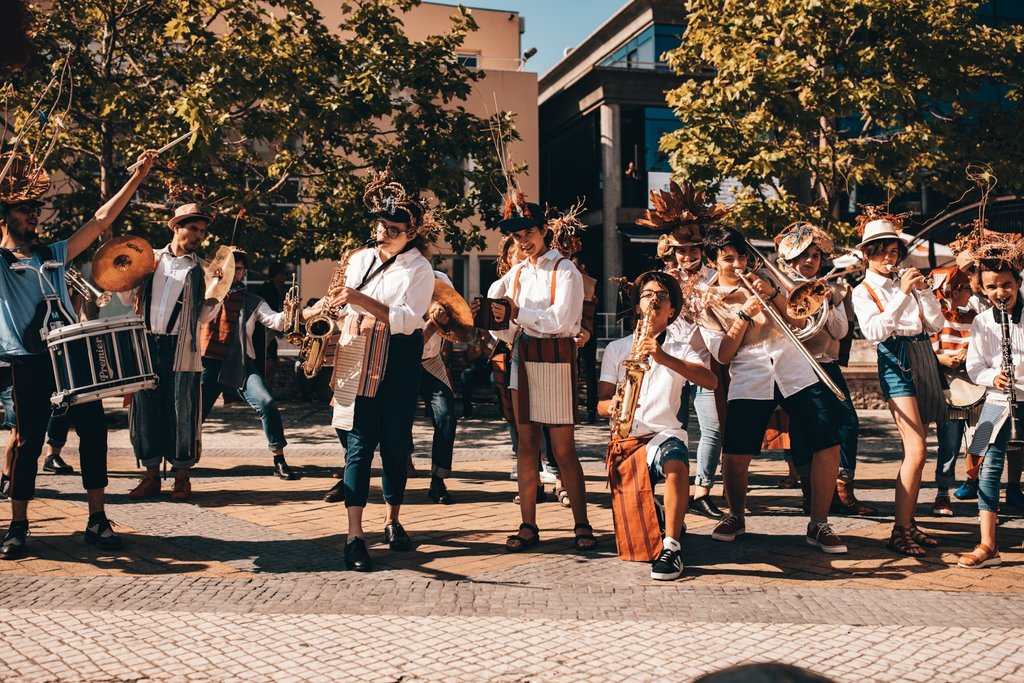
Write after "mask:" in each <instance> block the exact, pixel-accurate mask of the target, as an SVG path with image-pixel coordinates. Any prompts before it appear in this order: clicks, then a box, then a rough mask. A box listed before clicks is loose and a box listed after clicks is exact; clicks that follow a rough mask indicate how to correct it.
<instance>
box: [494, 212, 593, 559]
mask: <svg viewBox="0 0 1024 683" xmlns="http://www.w3.org/2000/svg"><path fill="white" fill-rule="evenodd" d="M504 216H505V217H504V218H503V219H502V220H501V221H500V222H499V223H498V228H499V229H500V230H501V231H502V232H503V233H505V234H507V235H511V236H512V238H513V239H514V240H515V242H516V244H517V246H518V247H519V251H520V253H521V254H522V256H523V260H522V261H520V262H519V263H517V264H516V265H515V266H513V267H512V269H511V270H510V271H509V272H508V273H506V275H505V278H504V279H505V281H506V283H507V290H506V291H507V294H506V296H505V301H506V302H508V305H509V306H510V308H511V316H510V321H511V323H512V325H513V326H514V327H515V329H516V334H515V338H514V340H513V343H512V352H511V362H510V364H509V365H510V367H509V389H510V391H511V396H512V406H513V411H514V413H515V419H516V429H517V431H518V434H519V448H518V449H517V452H516V459H517V463H518V468H517V469H518V480H517V481H518V484H519V499H520V506H519V510H520V514H521V515H522V520H523V523H522V524H521V525H520V526H519V531H518V533H517V534H515V535H512V536H509V537H508V539H507V541H506V543H505V549H506V550H508V551H509V552H521V551H523V550H528V549H529V548H532V547H533V546H535V545H536V544H537V543H539V542H540V532H539V530H538V528H537V524H536V522H537V484H538V473H537V457H538V454H539V452H540V447H541V432H542V427H544V426H546V427H547V428H548V434H549V436H550V439H551V446H552V449H553V451H554V455H555V460H556V461H557V463H558V469H559V472H560V475H561V480H562V482H563V483H564V485H565V490H566V492H567V493H568V496H569V502H570V507H571V508H572V514H573V522H574V526H573V535H574V536H575V539H574V546H575V547H576V549H577V550H582V551H587V550H591V549H593V548H594V547H595V546H596V545H597V539H596V537H595V536H594V530H593V527H592V526H591V525H590V522H589V520H588V519H587V502H586V488H585V484H584V481H583V468H582V467H581V466H580V461H579V458H578V457H577V455H576V442H575V426H574V425H575V422H576V412H577V405H576V403H577V399H576V341H575V338H576V335H577V334H578V333H579V330H580V325H581V319H582V315H583V278H582V276H581V275H580V272H579V270H577V269H576V266H574V265H573V264H572V261H570V260H569V259H566V258H565V257H564V256H562V255H561V254H560V253H559V251H558V249H556V248H554V247H552V241H553V239H554V237H555V235H554V233H553V232H552V231H551V229H550V228H549V226H548V222H547V219H546V217H545V215H544V212H543V210H542V209H541V207H540V206H539V205H537V204H532V203H527V202H526V201H525V200H524V199H523V197H522V195H521V194H519V193H513V194H512V195H511V196H509V197H508V198H507V200H506V203H505V211H504ZM492 314H493V315H494V318H495V320H497V321H498V322H501V321H502V320H504V316H505V309H504V308H502V307H501V306H498V305H497V304H494V305H492Z"/></svg>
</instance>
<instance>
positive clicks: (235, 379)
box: [199, 248, 299, 481]
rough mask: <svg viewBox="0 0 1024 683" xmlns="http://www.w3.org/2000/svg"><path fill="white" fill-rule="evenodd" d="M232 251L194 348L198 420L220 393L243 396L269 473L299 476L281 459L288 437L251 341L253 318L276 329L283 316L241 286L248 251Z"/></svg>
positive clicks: (281, 326) (281, 327) (287, 477)
mask: <svg viewBox="0 0 1024 683" xmlns="http://www.w3.org/2000/svg"><path fill="white" fill-rule="evenodd" d="M233 253H234V257H235V272H234V279H233V280H232V284H231V289H230V290H228V294H227V296H225V297H224V302H223V304H222V305H221V308H220V310H219V311H218V312H217V314H216V317H215V318H214V319H213V320H211V321H210V322H208V323H205V324H204V325H202V327H200V328H199V347H200V350H201V351H200V353H201V354H202V358H203V361H202V362H203V372H202V376H201V378H200V395H201V396H202V417H203V422H206V418H207V417H209V415H210V411H212V410H213V404H214V403H216V402H217V397H218V396H220V395H221V393H225V394H229V393H230V394H232V395H234V396H237V397H239V398H241V399H244V400H245V401H246V402H247V403H248V404H249V405H250V406H252V409H253V410H254V411H256V414H257V415H258V416H259V418H260V421H261V422H262V423H263V434H264V435H265V436H266V437H267V448H269V449H270V452H271V454H272V455H273V458H274V461H273V468H274V474H275V475H276V476H277V477H278V478H279V479H284V480H286V481H294V480H295V479H298V478H299V477H298V475H297V474H295V472H293V471H292V468H291V467H289V466H288V462H287V461H286V460H285V459H284V447H285V446H286V445H287V444H288V441H287V439H285V436H284V426H283V425H282V423H281V412H280V411H279V410H278V408H277V401H275V400H274V396H273V395H272V394H271V393H270V389H269V388H268V387H267V382H266V380H265V379H264V378H263V373H262V372H261V370H260V368H259V366H258V365H257V364H256V349H255V348H254V346H253V337H254V333H255V331H256V324H257V323H259V324H260V325H263V326H265V327H266V328H267V329H269V330H275V331H277V332H280V331H282V330H284V326H285V322H286V316H285V313H284V312H283V311H282V312H278V311H275V310H274V309H272V308H271V307H270V305H269V304H268V303H267V302H266V301H264V300H263V297H261V296H259V295H258V294H254V293H252V292H250V291H249V290H248V289H247V288H246V286H245V273H246V271H247V269H248V266H249V255H248V254H246V253H245V252H244V251H242V250H241V249H237V248H236V249H233Z"/></svg>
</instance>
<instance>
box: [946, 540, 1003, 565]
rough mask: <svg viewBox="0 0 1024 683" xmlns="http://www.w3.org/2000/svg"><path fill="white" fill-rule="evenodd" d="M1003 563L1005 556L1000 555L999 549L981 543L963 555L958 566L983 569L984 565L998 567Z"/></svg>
mask: <svg viewBox="0 0 1024 683" xmlns="http://www.w3.org/2000/svg"><path fill="white" fill-rule="evenodd" d="M1002 563H1003V558H1001V557H1000V556H999V551H998V550H996V549H995V548H990V547H988V546H987V545H985V544H984V543H979V544H978V545H977V546H975V548H974V550H972V551H971V552H969V553H964V554H963V555H961V556H960V560H959V561H958V562H957V563H956V566H958V567H961V568H963V569H981V568H982V567H997V566H999V565H1001V564H1002Z"/></svg>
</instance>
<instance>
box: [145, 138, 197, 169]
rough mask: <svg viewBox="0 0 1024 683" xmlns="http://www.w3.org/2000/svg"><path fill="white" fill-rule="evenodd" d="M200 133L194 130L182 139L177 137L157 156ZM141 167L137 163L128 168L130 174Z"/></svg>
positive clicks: (161, 149) (158, 152) (160, 150)
mask: <svg viewBox="0 0 1024 683" xmlns="http://www.w3.org/2000/svg"><path fill="white" fill-rule="evenodd" d="M198 131H199V129H198V128H193V129H192V130H190V131H189V132H187V133H185V134H184V135H182V136H180V137H176V138H174V139H173V140H171V141H170V142H168V143H167V144H166V145H164V146H163V147H161V148H160V149H158V150H157V151H156V153H157V154H163V153H164V152H166V151H167V150H169V149H170V148H171V147H174V146H175V145H177V144H178V143H180V142H184V141H185V140H187V139H188V138H189V137H191V136H192V135H195V134H196V133H197V132H198ZM139 165H140V164H139V162H138V161H136V162H135V163H134V164H132V165H131V166H129V167H128V172H129V173H134V172H135V169H137V168H138V167H139Z"/></svg>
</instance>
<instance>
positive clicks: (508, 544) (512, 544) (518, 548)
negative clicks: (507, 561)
mask: <svg viewBox="0 0 1024 683" xmlns="http://www.w3.org/2000/svg"><path fill="white" fill-rule="evenodd" d="M524 529H525V530H526V531H530V532H532V533H533V535H532V536H526V537H524V536H520V535H519V534H514V535H512V536H509V537H508V538H507V539H505V550H507V551H508V552H510V553H521V552H522V551H524V550H529V549H530V548H532V547H533V546H535V545H537V544H538V543H540V529H538V528H537V527H535V526H534V525H532V524H527V523H526V522H523V523H522V524H520V525H519V531H520V532H522V531H523V530H524Z"/></svg>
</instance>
